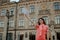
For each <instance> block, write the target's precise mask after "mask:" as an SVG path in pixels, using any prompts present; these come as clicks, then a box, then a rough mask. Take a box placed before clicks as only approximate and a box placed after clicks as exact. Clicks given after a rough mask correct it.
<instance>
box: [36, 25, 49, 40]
mask: <svg viewBox="0 0 60 40" xmlns="http://www.w3.org/2000/svg"><path fill="white" fill-rule="evenodd" d="M36 31H37V33H36V40H46V34H47V31H48V26H47V25H44V24H42V25H36Z"/></svg>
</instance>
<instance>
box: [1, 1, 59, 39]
mask: <svg viewBox="0 0 60 40" xmlns="http://www.w3.org/2000/svg"><path fill="white" fill-rule="evenodd" d="M0 4H1V5H0V40H5V39H6V32H7V22H8V18H7V16H6V13H7V11H6V10H8V11H9V15H13V16H10V17H9V26H8V40H15V39H16V40H35V36H36V29H35V27H34V26H33V24H32V23H31V22H30V21H29V20H28V19H27V18H26V17H25V15H24V14H23V12H24V11H23V8H26V9H27V10H28V11H29V17H30V19H31V21H33V22H34V23H36V22H37V21H38V18H41V17H42V18H44V20H45V22H46V24H47V25H48V26H49V32H48V34H47V40H60V0H19V2H18V3H16V2H10V0H6V1H4V2H3V1H2V0H1V1H0ZM15 34H16V35H15Z"/></svg>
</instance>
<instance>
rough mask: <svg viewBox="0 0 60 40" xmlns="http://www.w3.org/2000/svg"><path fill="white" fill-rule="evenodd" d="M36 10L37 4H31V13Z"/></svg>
mask: <svg viewBox="0 0 60 40" xmlns="http://www.w3.org/2000/svg"><path fill="white" fill-rule="evenodd" d="M34 10H35V6H34V5H31V6H30V13H32V12H34Z"/></svg>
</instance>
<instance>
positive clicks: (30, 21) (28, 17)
mask: <svg viewBox="0 0 60 40" xmlns="http://www.w3.org/2000/svg"><path fill="white" fill-rule="evenodd" d="M25 17H26V18H27V19H28V20H29V21H30V22H31V23H32V24H33V25H34V26H35V23H34V22H33V21H31V20H30V17H28V16H27V15H25Z"/></svg>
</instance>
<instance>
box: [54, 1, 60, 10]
mask: <svg viewBox="0 0 60 40" xmlns="http://www.w3.org/2000/svg"><path fill="white" fill-rule="evenodd" d="M54 8H55V10H60V2H55V3H54Z"/></svg>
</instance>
